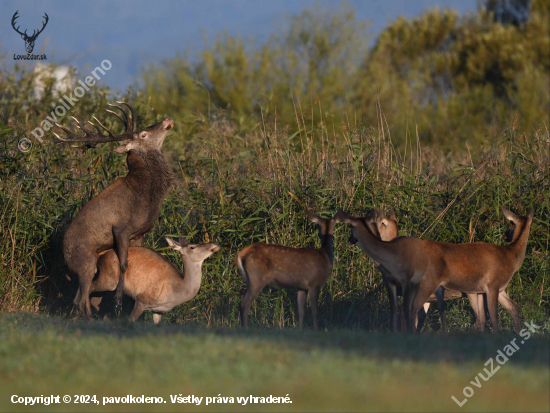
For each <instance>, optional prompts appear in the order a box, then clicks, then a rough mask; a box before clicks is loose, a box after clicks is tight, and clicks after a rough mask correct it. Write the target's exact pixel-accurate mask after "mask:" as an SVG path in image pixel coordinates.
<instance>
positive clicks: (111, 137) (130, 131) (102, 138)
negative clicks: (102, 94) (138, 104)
mask: <svg viewBox="0 0 550 413" xmlns="http://www.w3.org/2000/svg"><path fill="white" fill-rule="evenodd" d="M117 103H120V104H122V105H125V106H127V107H128V109H130V112H131V114H132V125H131V127H130V118H129V117H128V114H127V113H126V112H125V111H124V109H122V107H120V106H118V105H112V104H110V103H108V105H109V106H112V107H115V108H117V109H119V110H120V111H121V112H122V113H123V114H124V119H123V118H122V117H121V116H120V115H119V114H117V113H115V112H113V111H112V110H109V109H107V112H109V113H112V114H113V115H115V116H116V117H117V118H119V119H120V120H121V121H122V122H123V123H124V127H125V130H124V133H122V134H121V135H115V134H114V133H113V132H111V130H110V129H108V128H107V127H106V126H105V125H103V124H102V123H101V122H100V121H99V119H98V118H96V117H95V116H94V119H95V120H96V122H97V123H99V126H101V127H102V128H103V129H104V130H105V131H107V135H104V134H102V133H101V132H102V131H101V129H100V128H99V127H98V126H97V125H96V124H94V123H92V122H90V121H88V123H89V124H90V125H92V126H93V127H94V128H95V129H96V131H97V132H94V131H92V130H90V129H86V128H85V127H84V126H83V125H82V124H81V123H80V122H79V120H78V119H77V118H75V117H74V116H71V117H72V118H73V119H74V121H75V122H76V125H77V127H78V129H80V130H81V131H82V132H84V136H82V135H77V134H76V133H74V132H71V131H70V130H69V129H67V128H65V127H64V126H61V125H60V124H59V123H56V124H55V126H57V127H58V128H61V129H63V131H65V133H66V134H67V137H69V138H70V139H65V138H62V137H60V136H59V135H58V134H57V133H55V132H54V135H55V136H56V137H57V139H59V140H60V141H61V142H93V143H94V144H97V143H105V142H115V141H124V140H127V139H132V138H133V136H134V133H135V132H137V117H136V113H135V111H134V109H133V108H132V107H131V106H130V105H129V104H127V103H125V102H118V101H117ZM93 146H95V145H89V147H93Z"/></svg>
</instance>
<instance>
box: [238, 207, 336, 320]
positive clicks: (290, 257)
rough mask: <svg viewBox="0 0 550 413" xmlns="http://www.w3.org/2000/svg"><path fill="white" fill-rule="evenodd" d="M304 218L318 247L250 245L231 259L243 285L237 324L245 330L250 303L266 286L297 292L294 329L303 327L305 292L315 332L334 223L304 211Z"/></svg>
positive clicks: (325, 278)
mask: <svg viewBox="0 0 550 413" xmlns="http://www.w3.org/2000/svg"><path fill="white" fill-rule="evenodd" d="M306 212H307V216H308V218H309V219H310V220H311V221H312V222H315V223H317V225H318V230H319V238H320V239H321V248H319V249H314V248H291V247H284V246H281V245H273V244H252V245H249V246H248V247H245V248H243V249H242V250H241V251H239V252H238V253H237V255H236V256H235V264H237V267H238V268H239V272H240V273H241V275H242V277H243V278H244V281H245V283H246V293H245V295H244V298H243V299H242V301H241V304H240V310H241V323H242V326H243V327H248V311H249V310H250V306H251V304H252V301H253V300H254V299H255V298H256V297H257V296H258V294H259V293H260V291H261V290H262V289H263V288H264V287H265V286H266V285H269V286H271V287H276V288H285V287H293V288H297V289H298V326H299V327H300V328H303V327H304V314H305V307H306V298H307V294H308V292H309V297H310V300H311V312H312V315H313V328H314V330H318V328H319V327H318V302H319V294H320V292H321V289H322V288H323V286H324V285H325V284H326V283H327V280H328V277H329V275H330V269H331V266H332V262H333V261H334V254H333V235H332V230H333V227H334V221H333V220H332V219H323V218H321V217H319V216H317V215H315V214H314V213H313V212H311V211H309V210H306Z"/></svg>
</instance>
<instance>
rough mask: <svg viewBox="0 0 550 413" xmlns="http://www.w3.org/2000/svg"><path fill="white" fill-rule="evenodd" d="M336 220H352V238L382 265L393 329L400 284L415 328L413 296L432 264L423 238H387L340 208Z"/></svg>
mask: <svg viewBox="0 0 550 413" xmlns="http://www.w3.org/2000/svg"><path fill="white" fill-rule="evenodd" d="M334 222H335V223H336V222H345V223H348V224H350V225H351V237H350V240H351V241H353V240H356V243H357V244H358V245H359V247H360V248H361V249H362V250H363V252H364V253H365V254H367V255H368V256H369V257H370V258H372V259H373V260H374V261H375V262H376V263H378V268H381V267H382V268H383V270H381V271H382V274H383V277H384V279H385V285H386V288H387V289H388V296H389V298H390V311H391V329H392V331H396V326H397V287H398V286H399V287H401V290H402V291H403V296H404V306H403V310H404V313H405V321H406V324H407V330H408V331H410V332H412V331H413V325H414V320H415V315H416V312H413V311H412V310H413V303H414V299H415V296H416V292H417V290H418V287H419V285H420V281H421V280H422V277H423V276H424V273H425V272H426V271H427V269H428V265H429V258H428V256H427V254H426V252H425V250H424V245H423V244H422V241H421V240H419V239H418V238H413V237H399V238H395V239H393V240H391V241H389V242H384V241H382V240H380V238H378V236H377V235H374V234H373V232H372V230H371V229H369V225H368V224H366V223H365V221H364V220H363V218H355V217H352V216H351V215H349V214H348V213H347V212H344V211H338V213H337V214H336V215H335V216H334ZM371 227H372V226H371ZM386 280H387V281H386ZM417 311H418V310H417Z"/></svg>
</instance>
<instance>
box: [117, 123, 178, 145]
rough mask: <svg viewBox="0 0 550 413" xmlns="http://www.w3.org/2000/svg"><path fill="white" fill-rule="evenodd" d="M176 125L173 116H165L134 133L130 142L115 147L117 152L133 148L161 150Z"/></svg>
mask: <svg viewBox="0 0 550 413" xmlns="http://www.w3.org/2000/svg"><path fill="white" fill-rule="evenodd" d="M173 127H174V121H173V120H172V119H171V118H165V119H163V120H161V121H160V122H159V123H155V124H154V125H151V126H149V127H147V128H145V129H143V130H142V131H141V132H137V133H134V134H133V136H132V139H131V140H130V142H128V143H125V144H123V145H121V146H119V147H118V148H116V149H115V152H118V153H125V152H128V151H131V150H138V151H141V152H144V153H147V152H148V151H150V150H156V151H160V149H161V148H162V144H163V143H164V139H165V138H166V135H168V132H169V131H170V130H171V129H172V128H173Z"/></svg>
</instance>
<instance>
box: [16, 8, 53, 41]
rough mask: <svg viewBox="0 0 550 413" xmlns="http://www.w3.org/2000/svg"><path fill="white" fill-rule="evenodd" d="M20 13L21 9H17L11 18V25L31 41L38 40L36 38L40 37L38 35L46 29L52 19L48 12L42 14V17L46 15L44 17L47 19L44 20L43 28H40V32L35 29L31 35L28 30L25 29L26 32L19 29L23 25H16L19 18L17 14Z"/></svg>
mask: <svg viewBox="0 0 550 413" xmlns="http://www.w3.org/2000/svg"><path fill="white" fill-rule="evenodd" d="M18 13H19V10H17V11H16V12H15V14H14V15H13V17H12V19H11V25H12V27H13V29H14V30H15V31H16V32H17V33H19V34H20V35H21V36H25V39H27V40H29V41H33V40H36V38H37V37H38V35H39V34H40V33H42V32H43V31H44V29H45V28H46V25H47V24H48V21H50V17H49V16H48V13H44V16H42V17H44V19H46V21H44V22H42V28H41V29H40V30H38V33H37V32H36V29H35V30H33V31H32V35H31V36H29V35H28V34H27V30H25V32H24V33H21V32H20V31H19V27H21V26H17V28H16V27H15V23H16V22H15V21H16V20H17V19H18V18H19V16H18V15H17V14H18Z"/></svg>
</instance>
